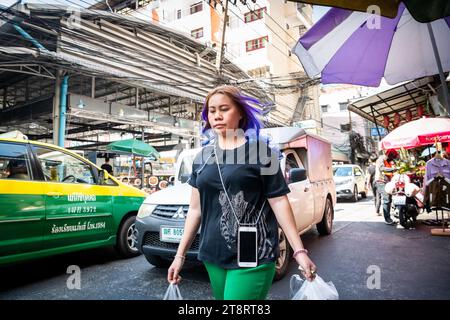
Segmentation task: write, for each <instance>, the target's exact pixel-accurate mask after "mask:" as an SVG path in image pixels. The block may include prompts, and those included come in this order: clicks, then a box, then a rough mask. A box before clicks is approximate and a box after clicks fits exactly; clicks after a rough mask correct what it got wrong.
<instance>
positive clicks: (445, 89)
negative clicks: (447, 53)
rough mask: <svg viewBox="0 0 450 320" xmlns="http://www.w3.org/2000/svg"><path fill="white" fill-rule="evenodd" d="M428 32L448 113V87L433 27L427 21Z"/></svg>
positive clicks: (449, 113)
mask: <svg viewBox="0 0 450 320" xmlns="http://www.w3.org/2000/svg"><path fill="white" fill-rule="evenodd" d="M427 26H428V33H429V34H430V40H431V44H432V45H433V53H434V58H435V59H436V63H437V67H438V70H439V78H440V79H441V85H442V91H444V100H445V108H446V110H447V114H448V115H450V100H449V97H448V87H447V82H446V81H445V77H444V70H443V69H442V63H441V58H440V57H439V52H438V49H437V45H436V39H435V38H434V33H433V28H432V27H431V23H429V22H428V23H427Z"/></svg>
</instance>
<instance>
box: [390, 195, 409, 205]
mask: <svg viewBox="0 0 450 320" xmlns="http://www.w3.org/2000/svg"><path fill="white" fill-rule="evenodd" d="M392 203H393V204H394V206H403V205H405V204H406V196H393V197H392Z"/></svg>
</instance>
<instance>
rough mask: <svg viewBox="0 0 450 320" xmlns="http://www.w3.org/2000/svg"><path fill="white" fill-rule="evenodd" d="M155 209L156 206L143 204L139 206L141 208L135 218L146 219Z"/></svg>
mask: <svg viewBox="0 0 450 320" xmlns="http://www.w3.org/2000/svg"><path fill="white" fill-rule="evenodd" d="M155 208H156V204H146V203H143V204H142V205H141V207H140V208H139V211H138V214H137V217H138V218H141V219H142V218H145V217H148V216H149V215H151V214H152V212H153V210H155Z"/></svg>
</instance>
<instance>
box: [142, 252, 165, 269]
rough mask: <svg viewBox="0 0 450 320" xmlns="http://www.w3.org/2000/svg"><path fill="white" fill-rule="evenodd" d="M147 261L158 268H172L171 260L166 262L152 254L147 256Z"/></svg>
mask: <svg viewBox="0 0 450 320" xmlns="http://www.w3.org/2000/svg"><path fill="white" fill-rule="evenodd" d="M145 259H147V261H148V262H149V263H150V264H151V265H153V266H155V267H157V268H168V267H170V264H171V262H170V261H169V260H166V259H164V258H162V257H160V256H155V255H152V254H149V255H145Z"/></svg>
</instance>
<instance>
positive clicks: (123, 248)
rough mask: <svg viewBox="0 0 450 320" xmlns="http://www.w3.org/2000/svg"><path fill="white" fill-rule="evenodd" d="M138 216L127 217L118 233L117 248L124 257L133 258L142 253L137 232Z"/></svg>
mask: <svg viewBox="0 0 450 320" xmlns="http://www.w3.org/2000/svg"><path fill="white" fill-rule="evenodd" d="M135 222H136V216H130V217H128V218H126V219H125V220H124V221H123V223H122V224H121V226H120V230H119V232H118V234H117V245H116V249H117V251H118V252H119V254H120V255H121V256H122V257H124V258H131V257H136V256H138V255H140V252H139V250H138V248H137V234H136V227H135Z"/></svg>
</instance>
